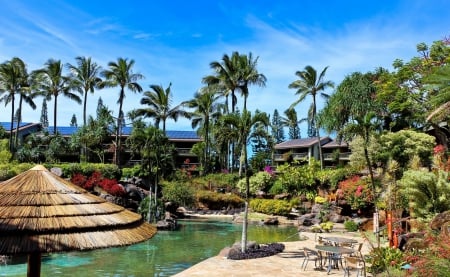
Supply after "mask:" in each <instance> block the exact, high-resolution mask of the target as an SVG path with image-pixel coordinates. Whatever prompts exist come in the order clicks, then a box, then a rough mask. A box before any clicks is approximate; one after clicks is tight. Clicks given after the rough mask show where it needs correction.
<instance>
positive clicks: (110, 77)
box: [101, 58, 144, 165]
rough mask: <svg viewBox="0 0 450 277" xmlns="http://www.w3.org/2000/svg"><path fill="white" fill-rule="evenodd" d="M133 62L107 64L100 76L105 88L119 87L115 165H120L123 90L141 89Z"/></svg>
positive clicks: (122, 61) (122, 60)
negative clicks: (103, 79) (102, 78)
mask: <svg viewBox="0 0 450 277" xmlns="http://www.w3.org/2000/svg"><path fill="white" fill-rule="evenodd" d="M133 66H134V60H130V61H128V59H124V58H118V59H117V62H109V63H108V68H109V69H107V70H104V71H102V72H101V75H102V76H103V77H105V81H104V83H103V85H104V86H106V87H117V86H118V87H119V88H120V91H119V99H118V100H117V103H118V104H119V112H118V116H117V126H116V127H117V130H116V140H115V148H116V149H115V155H114V156H115V163H116V164H117V165H120V151H121V138H120V137H121V134H122V125H123V121H124V118H123V115H124V113H123V110H122V107H123V101H124V99H125V88H127V89H129V90H130V91H132V92H141V91H142V87H141V86H140V85H139V84H138V83H137V81H139V80H141V79H143V78H144V76H143V75H142V74H139V73H133Z"/></svg>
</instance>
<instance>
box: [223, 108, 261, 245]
mask: <svg viewBox="0 0 450 277" xmlns="http://www.w3.org/2000/svg"><path fill="white" fill-rule="evenodd" d="M222 120H223V122H224V123H225V125H231V126H233V127H234V130H235V132H236V135H237V138H238V143H239V145H240V146H241V148H242V154H243V157H242V158H243V160H244V164H245V166H244V171H245V188H246V189H245V209H244V221H243V225H242V239H241V251H242V252H246V251H247V226H248V203H249V196H250V176H249V174H247V170H248V158H247V144H248V140H249V138H250V132H251V130H252V128H253V126H255V125H257V124H263V125H265V126H268V125H269V117H268V116H267V114H266V113H255V115H254V116H252V114H251V112H249V111H247V110H244V111H243V112H242V114H239V113H233V114H228V115H224V116H223V118H222Z"/></svg>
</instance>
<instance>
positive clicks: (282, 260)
mask: <svg viewBox="0 0 450 277" xmlns="http://www.w3.org/2000/svg"><path fill="white" fill-rule="evenodd" d="M302 236H306V237H308V239H306V240H301V241H293V242H283V244H284V245H285V249H284V251H283V252H281V253H279V254H277V255H274V256H270V257H265V258H259V259H249V260H238V261H236V260H229V259H227V257H226V256H224V255H223V254H219V255H217V256H215V257H212V258H209V259H207V260H204V261H202V262H200V263H198V264H195V265H194V266H192V267H190V268H188V269H186V270H184V271H182V272H180V273H178V274H176V275H174V276H176V277H187V276H189V277H190V276H202V277H203V276H217V277H253V276H254V277H256V276H258V277H260V276H271V277H272V276H276V277H285V276H286V277H287V276H308V277H322V276H323V277H325V276H343V275H344V270H343V269H342V268H340V269H339V270H338V269H332V270H331V272H330V274H327V272H326V270H321V271H318V270H315V269H314V262H309V263H308V266H307V268H306V270H302V269H301V265H302V262H303V260H304V255H303V247H308V248H312V249H314V247H315V246H316V245H317V242H316V241H315V237H316V236H315V234H313V233H302ZM321 236H323V237H326V236H333V237H334V236H340V237H346V238H352V239H355V240H357V241H358V242H360V243H363V248H362V249H361V252H362V253H363V254H367V253H369V252H370V249H371V246H370V244H369V242H368V241H366V240H364V239H363V238H361V237H360V236H358V235H357V234H348V235H347V234H345V235H340V234H339V235H338V234H334V233H330V234H321ZM351 274H355V276H356V272H351ZM367 276H369V274H368V275H367Z"/></svg>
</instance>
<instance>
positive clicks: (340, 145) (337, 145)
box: [322, 140, 348, 148]
mask: <svg viewBox="0 0 450 277" xmlns="http://www.w3.org/2000/svg"><path fill="white" fill-rule="evenodd" d="M347 147H348V143H347V142H345V141H341V142H338V141H337V140H332V141H330V142H328V143H326V144H324V145H322V148H347Z"/></svg>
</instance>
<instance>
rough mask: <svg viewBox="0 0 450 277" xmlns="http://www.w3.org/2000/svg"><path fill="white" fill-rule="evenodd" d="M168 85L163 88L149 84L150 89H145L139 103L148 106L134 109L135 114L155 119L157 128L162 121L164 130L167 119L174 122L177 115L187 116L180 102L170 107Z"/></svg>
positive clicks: (170, 96)
mask: <svg viewBox="0 0 450 277" xmlns="http://www.w3.org/2000/svg"><path fill="white" fill-rule="evenodd" d="M171 86H172V83H170V84H169V86H168V87H167V88H166V89H164V88H163V87H162V86H158V85H151V86H150V88H151V89H152V91H145V92H144V97H142V98H141V105H147V106H148V108H141V109H136V116H144V117H150V118H153V119H154V120H155V127H156V128H159V123H160V122H162V130H163V132H165V131H166V121H167V119H169V118H170V119H173V120H174V121H175V122H176V121H177V120H178V117H180V116H182V117H188V113H187V112H186V111H184V110H183V109H182V104H179V105H177V106H175V107H172V94H171V90H170V87H171Z"/></svg>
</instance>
